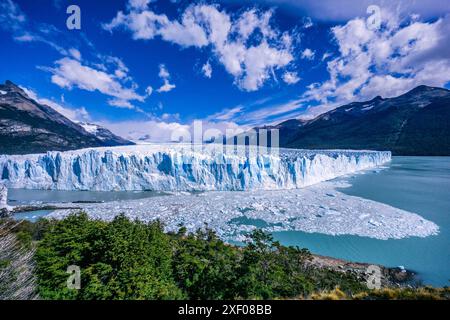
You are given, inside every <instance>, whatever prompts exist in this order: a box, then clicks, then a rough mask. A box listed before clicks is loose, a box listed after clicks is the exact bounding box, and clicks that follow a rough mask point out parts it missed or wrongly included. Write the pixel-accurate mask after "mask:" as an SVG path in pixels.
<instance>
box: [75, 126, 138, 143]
mask: <svg viewBox="0 0 450 320" xmlns="http://www.w3.org/2000/svg"><path fill="white" fill-rule="evenodd" d="M77 124H78V125H80V126H81V127H83V129H84V130H86V131H87V132H89V133H90V134H93V135H94V136H96V137H97V138H98V139H99V140H101V141H102V142H103V145H104V146H108V147H111V146H125V145H132V144H134V143H132V142H131V141H128V140H125V139H124V138H121V137H119V136H117V135H115V134H113V133H112V132H111V131H109V130H108V129H106V128H104V127H102V126H99V125H98V124H94V123H88V122H78V123H77Z"/></svg>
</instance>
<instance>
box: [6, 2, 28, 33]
mask: <svg viewBox="0 0 450 320" xmlns="http://www.w3.org/2000/svg"><path fill="white" fill-rule="evenodd" d="M26 20H27V18H26V16H25V14H24V13H23V12H22V10H20V8H19V6H18V5H17V4H16V3H14V2H13V1H11V0H4V1H2V2H0V27H1V28H4V29H6V30H11V31H20V30H22V28H23V27H24V24H25V22H26Z"/></svg>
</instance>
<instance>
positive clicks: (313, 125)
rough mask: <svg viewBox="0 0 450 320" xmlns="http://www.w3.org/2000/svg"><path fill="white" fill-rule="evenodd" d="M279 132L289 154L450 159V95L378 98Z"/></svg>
mask: <svg viewBox="0 0 450 320" xmlns="http://www.w3.org/2000/svg"><path fill="white" fill-rule="evenodd" d="M266 128H267V127H266ZM274 128H277V129H279V130H280V131H279V136H280V146H281V147H287V148H300V149H366V150H367V149H369V150H390V151H392V153H393V154H394V155H430V156H443V155H450V91H449V90H447V89H443V88H434V87H428V86H419V87H417V88H415V89H413V90H411V91H409V92H407V93H405V94H403V95H401V96H398V97H395V98H389V99H383V98H382V97H379V96H378V97H376V98H374V99H372V100H370V101H366V102H354V103H350V104H347V105H344V106H342V107H339V108H337V109H334V110H332V111H329V112H327V113H324V114H321V115H320V116H318V117H317V118H315V119H313V120H308V121H304V120H303V121H302V120H295V119H294V120H288V121H285V122H283V123H280V124H279V125H277V126H274ZM258 129H259V128H257V130H258Z"/></svg>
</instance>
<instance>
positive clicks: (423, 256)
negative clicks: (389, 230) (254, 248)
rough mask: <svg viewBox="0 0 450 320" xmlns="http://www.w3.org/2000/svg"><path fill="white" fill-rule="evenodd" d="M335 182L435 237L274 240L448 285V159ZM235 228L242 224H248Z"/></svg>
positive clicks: (114, 195) (42, 195)
mask: <svg viewBox="0 0 450 320" xmlns="http://www.w3.org/2000/svg"><path fill="white" fill-rule="evenodd" d="M338 180H343V181H347V182H349V183H350V184H351V187H348V188H341V189H339V191H341V192H344V193H346V194H348V195H352V196H358V197H362V198H366V199H369V200H374V201H377V202H382V203H385V204H388V205H390V206H393V207H396V208H400V209H403V210H407V211H411V212H414V213H417V214H420V215H421V216H423V217H424V218H425V219H427V220H430V221H432V222H434V223H436V224H437V225H438V226H439V228H440V230H439V234H438V235H436V236H429V237H426V238H418V237H410V238H405V239H400V240H377V239H374V238H366V237H360V236H346V235H344V236H330V235H324V234H319V233H305V232H299V231H283V232H277V233H274V237H275V238H276V239H277V240H280V242H281V243H283V244H285V245H298V246H300V247H306V248H308V249H310V250H311V251H312V252H314V253H317V254H321V255H327V256H332V257H337V258H342V259H346V260H352V261H360V262H368V263H378V264H382V265H385V266H391V267H396V266H404V267H405V268H407V269H410V270H413V271H415V272H417V273H418V275H419V278H420V279H421V280H422V281H423V282H424V283H425V284H431V285H435V286H444V285H449V284H450V282H449V280H450V268H449V266H450V196H449V195H450V157H394V158H393V159H392V161H391V163H389V164H387V165H386V168H384V169H382V170H368V171H366V172H365V173H364V174H355V175H351V176H347V177H343V178H339V179H338ZM159 195H161V193H156V192H87V191H41V190H10V192H9V197H8V198H9V199H10V202H9V203H10V204H11V205H19V204H28V203H30V202H31V203H32V202H38V203H39V202H43V203H51V202H73V201H85V202H89V201H97V202H108V201H115V200H136V199H143V198H148V197H154V196H159ZM48 213H49V212H48V211H36V212H27V213H21V214H17V215H16V218H19V219H27V220H32V221H34V220H36V219H37V218H39V217H41V216H45V215H46V214H48ZM257 222H258V223H259V221H257ZM262 222H264V221H262ZM262 222H261V223H262ZM236 223H242V224H246V223H248V221H240V220H239V221H236ZM263 226H264V225H263V224H262V225H261V227H263Z"/></svg>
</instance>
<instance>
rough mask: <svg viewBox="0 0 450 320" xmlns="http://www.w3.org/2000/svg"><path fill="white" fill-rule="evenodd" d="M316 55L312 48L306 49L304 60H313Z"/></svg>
mask: <svg viewBox="0 0 450 320" xmlns="http://www.w3.org/2000/svg"><path fill="white" fill-rule="evenodd" d="M315 55H316V53H315V52H314V51H313V50H311V49H310V48H306V49H305V50H303V51H302V59H307V60H313V59H314V56H315Z"/></svg>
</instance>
